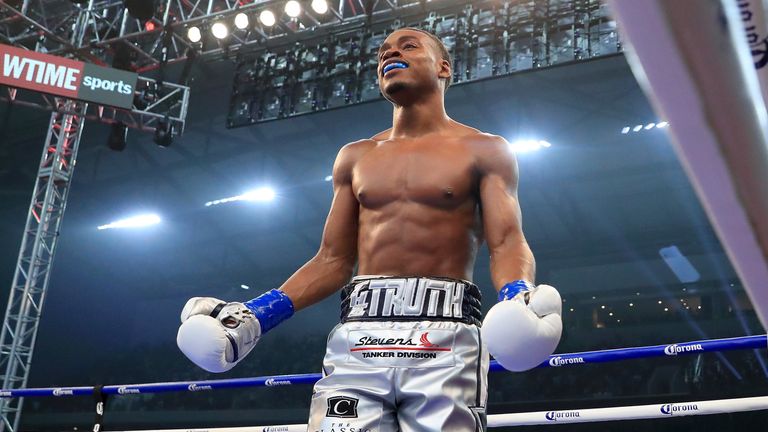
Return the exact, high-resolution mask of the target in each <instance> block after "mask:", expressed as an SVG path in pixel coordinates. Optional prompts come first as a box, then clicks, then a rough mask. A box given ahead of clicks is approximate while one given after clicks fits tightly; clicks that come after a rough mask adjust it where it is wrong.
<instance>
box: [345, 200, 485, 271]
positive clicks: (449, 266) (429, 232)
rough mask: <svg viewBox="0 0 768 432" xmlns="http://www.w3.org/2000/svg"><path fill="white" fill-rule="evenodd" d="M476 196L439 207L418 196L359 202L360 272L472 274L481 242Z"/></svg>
mask: <svg viewBox="0 0 768 432" xmlns="http://www.w3.org/2000/svg"><path fill="white" fill-rule="evenodd" d="M475 207H476V206H475V203H474V200H469V201H467V202H465V203H463V204H462V205H461V206H460V207H458V208H453V209H450V210H446V209H440V208H434V207H430V206H428V205H424V204H422V203H417V202H393V203H390V204H388V205H385V206H383V207H380V208H377V209H375V210H372V209H365V208H364V207H363V206H361V208H360V214H359V231H358V270H357V274H359V275H387V276H425V277H426V276H433V277H448V278H453V279H464V280H467V281H471V280H472V270H473V267H474V262H475V256H476V254H477V248H478V246H479V243H480V240H479V239H480V237H481V236H482V233H481V232H480V231H481V230H480V228H479V223H478V212H476V209H475Z"/></svg>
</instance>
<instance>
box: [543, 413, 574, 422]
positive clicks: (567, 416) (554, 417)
mask: <svg viewBox="0 0 768 432" xmlns="http://www.w3.org/2000/svg"><path fill="white" fill-rule="evenodd" d="M544 417H546V418H547V420H549V421H558V420H560V419H572V418H577V417H579V412H578V411H549V412H548V413H546V414H545V415H544Z"/></svg>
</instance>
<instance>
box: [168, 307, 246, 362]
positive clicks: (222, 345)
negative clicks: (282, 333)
mask: <svg viewBox="0 0 768 432" xmlns="http://www.w3.org/2000/svg"><path fill="white" fill-rule="evenodd" d="M181 320H182V324H181V327H179V332H178V334H177V335H176V344H177V345H178V346H179V349H181V352H183V353H184V355H186V356H187V358H189V359H190V360H192V362H193V363H194V364H196V365H198V366H200V367H201V368H203V369H205V370H207V371H208V372H226V371H228V370H230V369H232V368H233V367H235V365H236V364H237V363H238V362H239V361H240V360H242V359H243V358H244V357H245V356H246V355H247V354H248V353H249V352H251V350H252V349H253V347H254V346H256V342H258V341H259V338H260V337H261V325H260V324H259V320H257V319H256V317H255V316H254V315H253V313H252V312H251V311H250V310H249V309H248V308H247V307H246V306H245V305H244V304H243V303H224V302H222V301H221V300H219V299H215V298H211V297H195V298H192V299H190V300H189V301H188V302H187V304H186V305H185V306H184V310H183V311H182V313H181Z"/></svg>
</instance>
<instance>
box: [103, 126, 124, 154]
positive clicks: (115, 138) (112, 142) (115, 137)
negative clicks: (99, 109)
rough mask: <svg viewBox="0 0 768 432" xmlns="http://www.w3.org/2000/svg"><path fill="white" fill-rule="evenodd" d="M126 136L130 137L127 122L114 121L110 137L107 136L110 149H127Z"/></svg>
mask: <svg viewBox="0 0 768 432" xmlns="http://www.w3.org/2000/svg"><path fill="white" fill-rule="evenodd" d="M126 138H128V128H127V127H126V126H125V123H123V122H117V123H112V126H110V131H109V137H108V138H107V147H109V148H110V150H114V151H123V150H125V143H126Z"/></svg>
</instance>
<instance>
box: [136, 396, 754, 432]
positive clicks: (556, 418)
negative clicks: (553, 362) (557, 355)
mask: <svg viewBox="0 0 768 432" xmlns="http://www.w3.org/2000/svg"><path fill="white" fill-rule="evenodd" d="M765 409H768V396H758V397H747V398H737V399H719V400H706V401H695V402H675V403H655V404H649V405H631V406H621V407H611V408H589V409H577V410H558V411H535V412H522V413H512V414H491V415H489V416H488V427H489V428H496V427H510V426H531V425H558V424H570V423H594V422H604V421H619V420H641V419H666V418H675V417H685V416H698V415H710V414H723V413H733V412H744V411H758V410H765ZM306 430H307V425H305V424H293V425H275V426H247V427H231V428H205V429H204V428H197V429H190V428H187V429H163V430H151V431H149V430H145V431H131V432H306Z"/></svg>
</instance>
